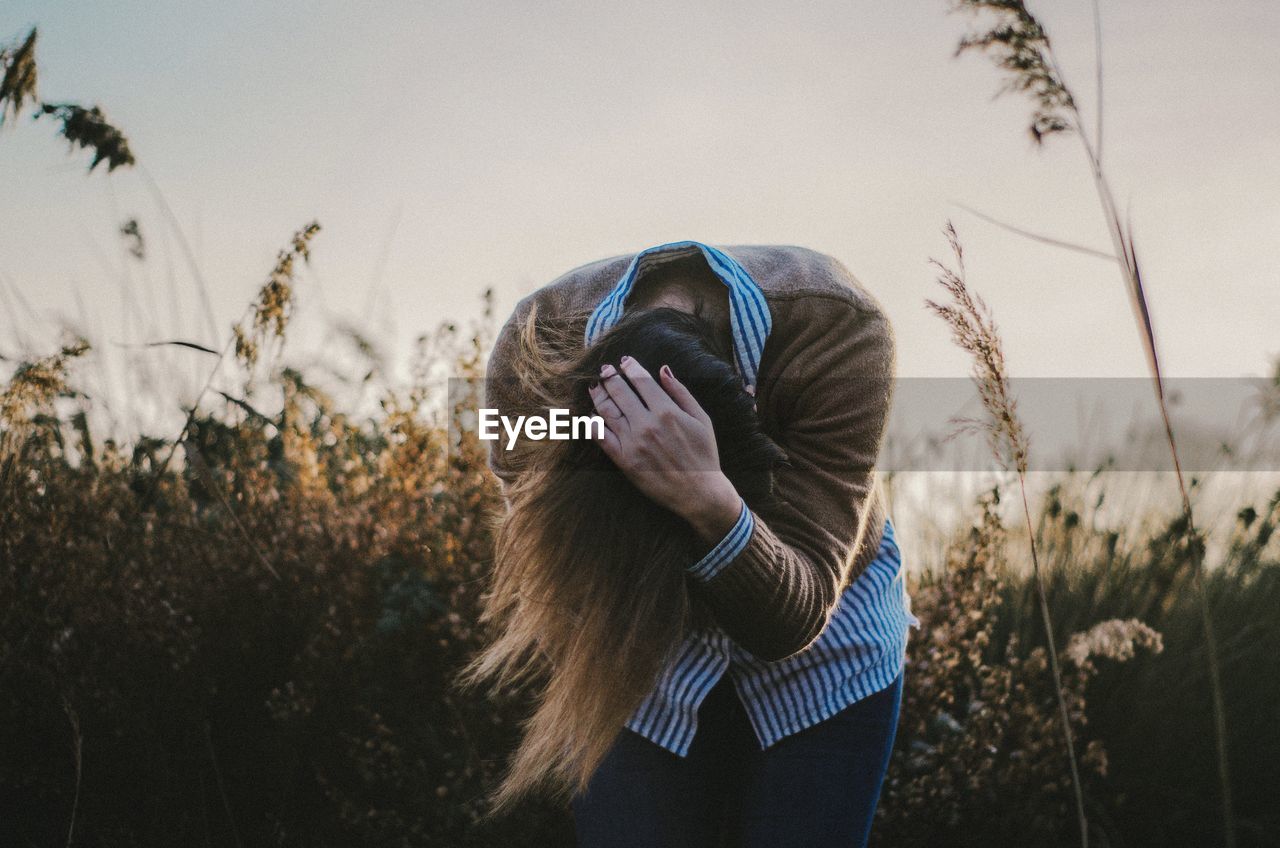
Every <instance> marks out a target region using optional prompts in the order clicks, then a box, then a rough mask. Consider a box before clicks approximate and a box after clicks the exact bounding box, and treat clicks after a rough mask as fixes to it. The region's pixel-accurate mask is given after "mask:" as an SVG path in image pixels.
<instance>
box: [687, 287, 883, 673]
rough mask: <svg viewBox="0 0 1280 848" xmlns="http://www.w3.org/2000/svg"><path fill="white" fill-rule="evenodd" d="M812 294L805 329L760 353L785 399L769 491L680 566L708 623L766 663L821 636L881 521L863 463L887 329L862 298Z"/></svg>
mask: <svg viewBox="0 0 1280 848" xmlns="http://www.w3.org/2000/svg"><path fill="white" fill-rule="evenodd" d="M812 300H813V302H811V303H808V304H806V307H805V308H806V311H807V312H809V313H810V314H809V315H808V316H807V318H806V321H805V324H806V326H807V328H806V330H805V331H804V332H802V333H798V334H796V335H795V336H794V337H793V338H791V339H789V340H788V343H787V344H785V346H784V347H783V348H782V349H779V350H771V351H769V352H768V354H769V355H770V356H775V357H779V358H778V359H777V360H776V361H777V362H779V363H786V364H785V365H784V366H782V367H781V368H779V369H777V370H778V371H779V372H780V376H779V377H777V378H776V380H777V383H776V384H775V385H774V386H771V387H770V390H771V391H773V392H781V393H784V394H785V395H786V396H787V397H788V398H789V400H788V402H786V403H783V404H781V410H782V411H781V413H780V420H778V421H774V422H770V423H772V424H773V425H774V428H773V429H774V430H775V431H776V432H774V433H773V435H774V438H775V439H776V441H778V443H779V444H780V445H781V446H782V447H783V449H784V450H786V452H787V456H788V460H789V463H788V464H787V465H785V466H783V467H780V468H779V469H778V470H777V472H776V474H775V481H774V493H775V498H773V499H772V501H771V502H770V503H767V504H759V505H757V507H756V509H755V510H748V509H746V508H745V506H744V510H743V515H742V516H741V517H740V518H739V520H738V523H737V524H736V525H735V526H734V529H733V530H731V531H730V532H729V534H728V535H726V537H725V539H724V540H722V541H721V542H720V544H718V545H717V546H716V547H715V548H713V549H712V551H711V552H709V553H708V554H707V556H706V557H704V558H703V559H702V560H701V561H700V562H699V563H697V564H695V565H694V566H693V567H691V568H690V570H689V573H690V576H691V578H692V580H693V583H694V586H695V587H696V590H697V591H698V592H699V593H700V594H701V595H702V597H703V598H704V600H705V601H706V602H707V604H708V606H709V607H710V609H711V612H712V614H713V615H714V617H715V619H716V621H717V623H718V624H719V625H720V626H721V627H722V628H723V629H724V631H725V632H726V633H728V634H729V636H730V637H731V638H733V640H734V641H735V642H736V643H737V644H738V645H740V646H741V647H743V648H745V649H746V650H747V651H750V652H751V653H752V654H754V655H755V656H757V657H759V658H760V659H763V660H767V661H773V660H779V659H783V658H785V657H788V656H790V655H792V654H795V653H799V652H800V651H802V650H804V649H805V648H806V647H808V646H809V645H810V644H811V643H812V642H813V641H814V640H815V639H817V638H818V636H819V635H821V633H822V632H823V630H824V629H825V628H826V625H827V622H828V621H829V620H830V617H831V613H832V612H833V610H834V609H835V606H836V604H837V603H838V602H839V598H840V593H841V590H842V589H843V587H844V586H846V585H847V584H848V583H849V582H850V581H852V580H853V579H855V578H856V577H857V576H858V575H859V574H861V572H862V570H863V569H864V568H865V567H866V565H867V564H868V563H869V562H870V560H871V558H872V557H873V556H874V554H875V551H876V544H875V541H876V540H877V539H878V538H879V534H880V529H881V527H882V525H883V523H884V508H883V505H882V503H881V501H880V498H879V496H878V494H877V490H876V485H875V470H874V466H875V461H876V456H877V454H878V453H879V450H880V443H881V440H882V438H883V434H884V429H885V426H886V423H887V419H888V412H889V405H890V399H891V394H892V383H893V373H894V341H893V334H892V330H891V328H890V326H889V323H888V321H887V319H886V318H885V317H884V315H883V313H882V312H881V311H880V310H879V309H878V308H876V307H875V306H874V305H873V304H867V303H861V304H857V303H848V302H846V301H843V300H839V299H835V298H813V299H812ZM792 308H793V309H794V308H796V307H795V306H793V307H792Z"/></svg>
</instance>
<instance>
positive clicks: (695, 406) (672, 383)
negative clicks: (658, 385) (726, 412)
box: [658, 365, 711, 423]
mask: <svg viewBox="0 0 1280 848" xmlns="http://www.w3.org/2000/svg"><path fill="white" fill-rule="evenodd" d="M658 376H659V377H660V378H661V379H662V388H663V389H665V390H666V392H667V394H668V395H669V396H670V397H671V400H673V401H674V402H675V404H676V406H678V407H680V408H681V409H682V410H684V411H685V412H686V413H687V414H689V415H691V416H693V417H694V418H696V419H698V420H699V421H702V422H705V423H710V422H711V416H709V415H707V413H706V411H704V410H703V408H702V406H701V405H700V404H699V403H698V401H697V398H695V397H694V396H693V393H692V392H690V391H689V390H688V389H687V388H685V385H684V383H682V382H680V381H679V380H677V379H676V375H675V374H672V373H671V368H670V367H668V366H666V365H664V366H662V367H661V368H660V369H658Z"/></svg>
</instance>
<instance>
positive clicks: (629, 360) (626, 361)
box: [622, 356, 635, 365]
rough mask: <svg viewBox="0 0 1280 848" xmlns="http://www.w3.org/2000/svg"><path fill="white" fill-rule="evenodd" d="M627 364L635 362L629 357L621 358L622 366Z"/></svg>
mask: <svg viewBox="0 0 1280 848" xmlns="http://www.w3.org/2000/svg"><path fill="white" fill-rule="evenodd" d="M628 362H635V360H634V359H632V358H631V357H629V356H624V357H622V364H623V365H626V364H627V363H628Z"/></svg>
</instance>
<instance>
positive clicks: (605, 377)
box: [600, 365, 649, 426]
mask: <svg viewBox="0 0 1280 848" xmlns="http://www.w3.org/2000/svg"><path fill="white" fill-rule="evenodd" d="M600 385H601V386H603V387H604V390H605V391H606V392H608V393H609V397H610V398H612V399H613V402H614V403H616V404H617V405H618V409H621V410H622V414H623V415H625V416H626V417H627V419H628V424H629V425H630V426H635V424H636V423H638V422H640V421H644V420H645V416H647V415H648V413H649V411H648V410H647V409H645V406H644V403H642V402H641V400H640V397H639V395H637V394H636V393H635V390H634V389H632V388H631V386H629V385H627V381H626V380H624V379H622V374H620V373H619V372H618V369H616V368H614V367H613V366H612V365H605V366H604V367H602V368H601V369H600Z"/></svg>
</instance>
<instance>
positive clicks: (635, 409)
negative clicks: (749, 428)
mask: <svg viewBox="0 0 1280 848" xmlns="http://www.w3.org/2000/svg"><path fill="white" fill-rule="evenodd" d="M619 367H620V368H621V369H622V373H621V374H620V373H619V372H618V370H617V369H615V368H614V367H613V366H612V365H605V366H604V367H603V368H601V369H600V382H599V383H597V384H595V385H593V386H592V387H591V390H590V391H591V400H592V402H593V403H594V404H595V408H596V411H597V412H599V413H600V416H601V417H602V418H604V421H605V432H604V437H603V438H602V439H600V440H599V441H600V446H601V447H602V448H603V449H604V452H605V454H607V455H608V457H609V458H610V459H612V460H613V462H614V464H615V465H617V466H618V468H619V469H621V470H622V473H623V474H625V475H626V476H627V479H628V480H630V481H631V482H632V483H633V484H634V485H635V487H636V488H637V489H639V490H640V491H641V492H643V493H644V494H645V495H647V496H648V497H649V498H651V499H652V500H653V501H655V502H656V503H658V504H660V505H661V506H664V507H666V508H667V509H669V510H671V511H672V512H674V513H675V514H676V515H679V516H681V517H682V518H684V519H685V520H686V521H688V522H689V525H690V526H691V527H693V529H694V532H696V533H697V534H698V536H699V537H700V538H701V539H702V540H703V541H704V542H706V543H707V544H708V545H711V544H715V543H716V542H719V541H720V540H721V539H722V538H724V535H725V534H726V533H728V532H729V530H730V529H732V528H733V525H734V523H735V522H736V521H737V520H738V515H739V514H740V512H741V510H742V499H741V498H740V497H739V495H738V493H737V491H736V490H735V489H734V488H733V484H732V483H731V482H729V478H728V477H726V476H725V475H724V472H723V471H721V470H720V455H719V453H718V451H717V450H716V436H715V431H714V429H713V428H712V426H711V419H710V417H708V416H707V413H706V412H704V411H703V409H702V407H701V406H699V405H698V402H697V400H695V399H694V397H693V395H692V394H690V393H689V390H688V389H687V388H685V387H684V385H683V384H682V383H681V382H680V381H679V380H677V379H676V377H675V375H674V374H672V373H671V369H670V368H668V367H667V366H665V365H664V366H662V368H661V369H660V370H659V372H658V375H659V378H660V381H658V380H654V379H653V377H652V376H650V374H649V372H648V371H646V370H645V369H644V367H643V366H642V365H641V364H640V363H639V362H636V361H635V360H634V359H632V358H631V357H629V356H624V357H622V361H621V362H620V363H619ZM623 375H626V379H625V380H624V379H623ZM628 381H630V384H628ZM633 387H634V388H633Z"/></svg>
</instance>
